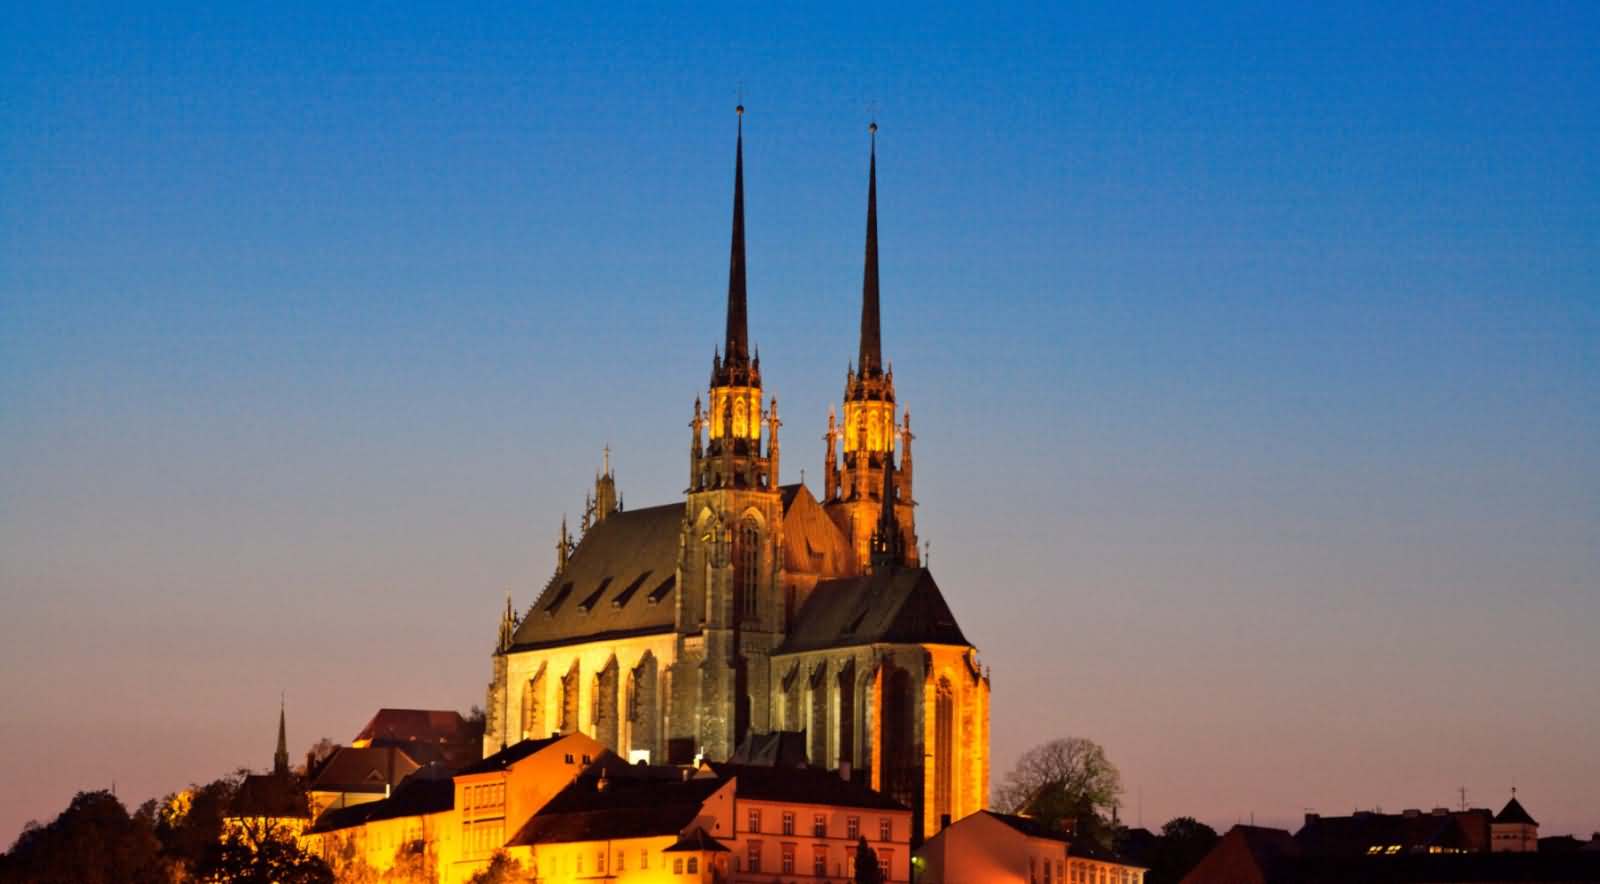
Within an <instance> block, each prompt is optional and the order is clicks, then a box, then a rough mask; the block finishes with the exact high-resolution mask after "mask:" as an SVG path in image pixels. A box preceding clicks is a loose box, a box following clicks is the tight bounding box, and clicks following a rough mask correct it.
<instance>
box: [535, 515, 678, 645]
mask: <svg viewBox="0 0 1600 884" xmlns="http://www.w3.org/2000/svg"><path fill="white" fill-rule="evenodd" d="M683 506H684V505H683V504H681V503H674V504H667V505H665V506H653V507H647V508H645V509H638V510H619V511H617V512H613V513H612V514H611V515H609V516H607V517H606V518H605V519H604V520H603V521H601V522H600V523H599V524H597V525H593V526H591V527H590V528H589V530H588V531H587V532H586V533H585V534H584V535H583V539H582V540H580V541H578V546H577V548H576V549H574V550H573V551H572V555H571V556H570V557H569V558H568V559H567V568H566V570H565V571H563V572H562V573H561V574H559V575H557V576H556V577H554V578H553V579H552V580H551V581H550V584H549V585H548V586H547V587H545V590H544V592H542V593H540V595H539V599H538V601H536V602H534V604H533V607H532V608H531V609H529V611H528V614H527V616H526V617H524V618H523V620H522V623H521V624H519V625H518V626H517V631H516V633H515V635H514V636H513V637H512V650H530V649H534V648H543V647H551V646H555V645H561V644H566V643H570V642H574V641H579V640H583V641H592V640H596V639H603V638H622V637H625V636H630V635H648V634H651V633H656V632H667V631H670V630H671V629H672V627H673V615H674V609H675V607H676V605H675V601H676V595H675V590H676V587H675V586H674V585H673V582H674V579H675V574H676V568H677V561H678V536H679V532H680V529H681V527H682V525H683ZM597 592H599V597H597V598H596V597H595V595H596V593H597ZM591 598H593V604H592V606H585V605H584V604H583V603H584V602H585V601H587V600H589V599H591Z"/></svg>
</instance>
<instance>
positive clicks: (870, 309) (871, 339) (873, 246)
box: [857, 123, 883, 375]
mask: <svg viewBox="0 0 1600 884" xmlns="http://www.w3.org/2000/svg"><path fill="white" fill-rule="evenodd" d="M867 131H868V132H870V133H871V138H872V148H871V159H870V160H868V162H867V258H866V268H865V269H864V270H863V271H862V274H861V355H860V359H859V361H858V362H859V364H858V366H857V370H858V371H860V372H861V373H862V374H863V375H869V374H878V373H880V372H882V371H883V342H882V340H881V335H880V334H879V331H878V124H877V123H873V124H872V125H870V126H868V127H867Z"/></svg>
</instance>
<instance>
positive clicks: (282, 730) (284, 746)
mask: <svg viewBox="0 0 1600 884" xmlns="http://www.w3.org/2000/svg"><path fill="white" fill-rule="evenodd" d="M272 772H273V773H275V774H277V775H278V776H280V777H286V776H288V775H289V732H288V729H287V728H286V727H285V722H284V715H283V699H282V698H279V700H278V751H276V752H274V753H272Z"/></svg>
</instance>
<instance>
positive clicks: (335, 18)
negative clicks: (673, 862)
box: [0, 3, 1600, 838]
mask: <svg viewBox="0 0 1600 884" xmlns="http://www.w3.org/2000/svg"><path fill="white" fill-rule="evenodd" d="M1597 59H1600V12H1597V10H1596V8H1595V7H1594V6H1593V4H1582V3H1572V4H1517V5H1515V6H1513V5H1509V4H1507V5H1475V4H1465V3H1450V4H1433V5H1423V4H1383V5H1358V4H1347V5H1343V6H1341V7H1340V8H1338V9H1333V10H1327V9H1314V8H1309V7H1307V6H1301V5H1284V4H1270V5H1268V4H1262V5H1260V6H1251V5H1237V4H1220V5H1218V4H1213V5H1212V6H1210V7H1207V8H1198V7H1192V6H1187V5H1176V4H1175V5H1172V6H1165V7H1163V6H1139V7H1128V6H1126V5H1120V6H1118V7H1116V8H1109V7H1086V6H1071V5H1050V6H1047V7H1041V8H1027V7H1021V6H1019V7H1012V8H1009V9H1006V10H985V9H976V8H957V9H927V8H923V7H920V6H897V5H892V4H886V5H882V6H881V7H875V8H872V9H860V8H855V7H848V6H846V7H804V8H794V9H788V10H771V9H756V8H749V7H732V6H729V7H722V8H711V7H704V6H702V7H695V8H693V9H692V10H690V9H678V10H673V9H654V10H646V9H622V10H618V9H611V10H582V9H565V10H561V9H535V8H521V7H518V8H503V7H477V8H472V7H462V6H441V7H436V8H435V7H426V6H421V5H414V4H383V5H377V4H374V5H369V6H357V5H347V6H346V7H345V8H344V9H343V10H340V11H336V12H330V11H329V10H327V9H325V8H323V7H322V6H320V5H309V4H308V5H304V6H299V7H295V6H280V7H274V8H271V9H265V8H260V7H255V6H247V5H239V6H234V5H228V4H210V5H205V6H200V5H195V6H178V5H168V6H165V7H163V8H161V9H154V10H149V9H146V10H134V9H129V8H127V7H124V6H122V5H97V4H78V5H71V6H66V5H55V4H36V5H33V6H21V7H11V8H8V9H7V10H5V11H4V12H3V13H0V84H3V86H0V169H3V171H0V465H3V467H4V468H3V469H0V593H3V594H4V597H5V600H6V604H7V607H8V608H9V610H10V616H9V617H7V618H6V620H5V622H4V623H0V646H3V647H4V648H5V649H6V650H5V652H4V653H5V655H6V657H5V658H4V659H5V665H4V666H3V672H0V706H3V709H4V711H3V712H0V745H3V746H4V748H6V749H7V750H8V751H9V752H11V753H13V754H16V753H28V754H31V755H33V756H34V757H38V758H40V759H41V763H40V764H38V765H33V766H25V767H18V766H13V767H12V769H10V770H8V771H6V772H5V773H3V774H0V785H3V791H4V793H5V794H6V795H7V796H8V797H7V798H5V799H3V800H0V838H4V837H9V836H8V835H5V834H4V833H5V832H8V831H15V829H16V828H18V827H19V826H20V825H21V823H22V822H23V821H24V820H26V819H27V818H29V817H33V816H46V815H49V814H53V813H55V812H56V811H57V810H58V809H59V808H60V807H62V806H64V805H65V802H66V800H67V799H68V798H69V797H70V795H71V793H72V791H74V790H76V789H78V788H84V787H89V786H96V785H102V784H105V783H107V782H108V781H110V780H113V779H115V780H117V781H118V782H119V783H121V784H122V786H121V787H120V788H121V789H122V790H123V791H124V792H125V793H127V794H129V795H130V796H132V797H133V798H134V799H135V800H138V799H139V798H141V797H143V796H145V795H151V794H158V793H161V792H165V791H169V790H171V789H173V788H176V787H178V786H181V785H182V784H184V783H186V782H188V781H190V780H195V779H206V778H210V777H212V776H215V775H217V774H219V773H221V772H223V771H225V770H228V769H230V768H231V767H233V766H236V765H240V764H248V765H256V766H260V765H264V764H266V763H267V762H268V760H269V758H270V752H271V740H272V737H273V727H274V725H275V721H273V715H274V714H275V712H276V710H275V709H274V708H272V707H273V703H274V701H275V700H276V697H277V695H278V692H279V691H280V690H287V691H288V694H289V697H290V725H291V738H292V741H294V742H296V743H298V744H300V745H307V744H309V743H310V742H312V741H313V740H315V739H316V738H317V737H320V736H323V735H328V736H331V737H334V738H335V739H341V740H348V739H349V738H350V737H351V736H352V735H353V734H354V732H355V730H356V729H357V728H359V726H360V725H361V723H362V722H363V721H364V720H365V719H366V717H368V716H369V715H370V713H371V711H372V710H373V709H375V708H377V707H378V706H380V705H422V706H450V707H466V706H468V705H470V704H472V703H474V702H481V693H482V685H483V683H484V682H485V681H486V680H487V678H488V675H489V670H488V658H487V652H488V649H489V645H490V643H491V641H492V636H493V627H494V619H495V616H496V612H497V610H498V607H499V605H500V604H501V600H502V599H503V595H504V593H505V592H507V591H510V592H512V593H513V594H514V596H515V597H516V598H517V600H518V602H519V604H522V605H526V604H527V603H528V602H529V601H531V598H532V594H533V593H534V592H535V591H536V589H537V587H538V586H540V585H541V584H542V583H543V581H544V579H545V577H546V576H547V575H548V573H549V569H550V567H551V564H552V563H551V554H550V552H549V550H550V547H551V543H552V541H553V537H554V532H555V528H556V525H557V524H558V522H559V519H560V517H561V514H562V513H563V512H566V513H568V514H571V515H572V516H574V517H576V515H577V513H578V511H579V508H580V506H581V502H582V495H583V492H584V490H585V487H586V483H587V482H588V480H589V478H590V477H591V476H592V473H593V470H594V468H595V466H596V465H597V462H598V459H599V449H600V447H601V446H602V445H603V444H606V443H608V442H609V443H610V444H611V446H612V448H613V450H614V452H615V455H614V458H615V462H616V465H617V468H618V472H619V482H620V485H621V487H622V490H623V493H624V495H625V499H626V500H627V501H628V502H629V503H632V504H634V505H644V504H649V503H658V502H664V501H667V500H671V499H674V498H675V497H676V495H677V494H678V493H679V492H680V491H681V483H682V476H683V475H684V471H685V469H686V465H685V463H684V457H685V446H686V444H687V433H686V431H685V422H686V421H687V420H688V415H689V409H690V406H691V403H692V401H693V398H694V396H695V395H696V393H697V392H700V391H701V388H703V386H704V383H705V378H706V374H707V370H708V368H709V359H710V355H711V350H712V348H713V347H714V346H715V345H716V344H717V342H718V339H719V335H720V330H721V327H722V315H721V309H722V299H723V297H724V292H725V284H726V272H727V270H726V261H727V235H728V231H727V225H728V211H729V191H730V186H731V175H732V169H731V166H732V135H733V122H734V120H733V115H732V113H731V110H732V106H733V104H734V103H735V102H736V101H737V100H739V98H740V96H741V95H742V98H743V101H744V103H745V104H746V105H747V106H748V107H749V114H748V115H747V117H746V164H747V168H746V172H747V188H748V223H749V234H748V236H749V263H750V289H751V306H750V315H751V335H752V338H753V340H754V341H755V343H756V344H758V345H759V346H760V348H761V352H762V357H763V369H764V373H765V377H766V380H767V383H768V384H769V386H770V387H771V388H772V391H773V392H775V393H776V394H777V395H778V396H779V398H780V402H781V410H782V413H783V415H784V421H785V429H784V434H785V435H784V442H785V445H784V451H785V454H784V464H785V469H786V474H787V475H786V479H796V478H798V476H799V471H800V469H801V468H808V474H809V475H811V476H812V477H813V482H812V484H813V485H815V484H816V482H815V481H814V477H815V471H816V469H817V468H818V465H819V464H820V461H821V453H822V444H821V441H820V435H821V432H822V427H823V424H824V421H825V416H826V410H827V407H828V404H829V403H830V402H834V401H836V400H837V399H838V397H839V394H840V392H841V388H842V383H843V378H844V372H845V368H846V363H847V361H848V360H849V359H850V358H851V357H852V355H853V353H854V334H855V328H854V322H855V318H856V316H857V315H858V310H859V307H858V303H859V302H858V299H859V296H860V272H861V268H860V261H861V237H862V230H863V220H862V212H863V204H864V191H865V167H866V131H865V125H866V122H867V121H868V120H869V119H870V118H873V117H876V119H877V120H878V121H879V123H880V126H881V127H882V128H881V131H880V141H879V148H880V164H879V175H880V182H879V184H880V194H879V198H880V211H881V219H880V235H881V241H882V248H883V252H882V265H883V289H884V296H883V297H884V329H885V330H884V347H885V352H886V354H887V355H888V356H889V357H890V358H891V359H893V360H894V362H895V367H896V370H897V374H896V380H897V386H898V387H899V390H900V394H901V399H902V402H903V403H905V404H906V405H908V406H909V407H910V409H911V411H912V414H913V423H914V424H915V426H916V428H917V432H918V443H917V445H918V447H917V458H918V474H917V478H918V493H917V496H918V499H919V501H920V502H921V504H922V506H921V509H920V510H919V516H918V518H919V530H920V532H921V534H922V535H923V537H925V538H927V539H929V540H931V542H932V544H933V552H932V557H933V564H934V570H935V573H936V574H937V575H938V577H939V580H940V582H941V585H942V586H944V587H945V590H946V593H947V594H948V595H949V596H950V597H951V600H952V604H953V605H954V607H955V609H956V611H957V614H958V616H959V617H960V618H961V621H962V624H963V626H964V628H965V630H966V632H967V634H968V635H969V637H970V638H972V640H973V641H974V642H975V643H976V644H978V645H979V646H980V648H981V649H982V650H983V651H984V653H985V659H986V661H987V662H988V663H989V664H990V665H991V666H992V667H993V668H994V672H995V694H994V702H995V713H994V727H995V732H994V754H995V770H996V774H997V777H998V775H999V773H1000V772H1001V771H1003V770H1004V769H1005V768H1006V766H1007V765H1008V764H1009V762H1010V761H1011V760H1012V759H1014V758H1015V756H1016V754H1017V753H1018V752H1020V751H1021V750H1022V749H1023V748H1026V747H1027V746H1028V745H1031V744H1032V743H1035V742H1039V741H1042V740H1044V739H1047V738H1050V737H1052V736H1057V735H1063V734H1074V735H1081V736H1088V737H1092V738H1094V739H1097V740H1099V741H1101V742H1102V743H1104V744H1105V745H1106V746H1107V748H1108V750H1109V752H1110V754H1111V756H1112V758H1113V759H1114V760H1116V761H1117V762H1118V763H1119V764H1121V766H1122V767H1123V770H1124V775H1125V778H1126V780H1127V781H1128V783H1129V785H1130V787H1131V788H1132V789H1133V790H1136V792H1137V794H1135V792H1133V791H1130V794H1129V797H1128V806H1127V808H1126V812H1125V814H1124V816H1130V815H1132V814H1133V813H1134V812H1135V807H1134V804H1135V801H1136V800H1137V801H1139V802H1140V803H1142V813H1143V818H1144V822H1145V823H1146V824H1151V825H1154V824H1159V823H1160V822H1161V821H1163V820H1164V819H1166V818H1167V817H1169V816H1172V815H1176V814H1178V813H1188V814H1193V815H1195V816H1198V817H1200V818H1202V819H1204V820H1207V821H1209V822H1212V823H1213V824H1216V825H1219V826H1221V825H1226V824H1229V823H1231V822H1233V821H1235V820H1236V819H1238V818H1241V817H1243V816H1247V815H1248V814H1250V813H1252V812H1254V813H1255V814H1256V815H1257V819H1258V820H1260V821H1263V822H1273V821H1276V822H1278V823H1281V824H1291V823H1292V822H1293V821H1294V820H1296V819H1297V818H1298V816H1299V814H1300V813H1301V812H1302V810H1303V808H1305V807H1316V808H1320V809H1323V810H1324V811H1325V812H1340V811H1346V810H1348V809H1349V808H1350V807H1355V806H1362V807H1370V806H1375V805H1382V806H1385V807H1387V808H1390V809H1396V808H1398V807H1401V806H1414V805H1425V806H1427V805H1432V804H1442V803H1449V801H1450V800H1451V798H1452V796H1454V795H1455V792H1454V790H1455V788H1456V787H1457V786H1459V785H1462V784H1465V785H1467V786H1468V787H1469V788H1470V789H1471V790H1472V795H1474V796H1477V798H1476V799H1475V803H1476V801H1481V802H1482V803H1485V804H1489V803H1495V804H1498V803H1499V802H1500V801H1501V800H1503V796H1504V795H1505V794H1506V793H1507V791H1508V789H1509V786H1510V785H1511V783H1512V782H1513V781H1515V782H1516V783H1517V784H1518V785H1519V786H1520V787H1521V789H1522V791H1521V792H1520V793H1519V794H1521V795H1523V796H1524V797H1525V798H1527V803H1528V806H1529V808H1530V810H1531V811H1532V812H1533V813H1534V815H1535V816H1537V817H1539V818H1540V819H1541V821H1543V822H1545V823H1546V824H1547V828H1548V827H1553V830H1559V831H1567V830H1573V831H1579V832H1582V833H1587V832H1588V831H1590V830H1592V829H1600V818H1597V817H1595V816H1594V810H1593V802H1592V800H1591V798H1592V795H1593V794H1594V793H1595V791H1596V790H1597V789H1600V767H1597V761H1596V758H1595V756H1594V753H1593V752H1592V747H1591V746H1590V745H1589V744H1590V743H1592V740H1593V735H1594V734H1595V733H1600V702H1597V701H1596V699H1595V697H1594V692H1593V689H1592V681H1593V674H1594V672H1595V671H1596V668H1597V666H1600V652H1597V651H1596V650H1595V649H1594V648H1595V642H1594V636H1595V635H1596V634H1600V554H1597V553H1596V550H1597V549H1600V508H1597V506H1596V501H1597V500H1600V352H1597V350H1600V347H1597V343H1596V342H1597V341H1600V248H1597V246H1600V210H1597V209H1596V206H1597V205H1600V160H1597V159H1596V157H1597V156H1600V60H1597ZM108 738H114V739H115V741H116V743H117V745H119V746H120V747H123V748H122V751H119V752H117V753H114V754H113V753H107V751H106V745H107V742H106V741H107V740H108ZM39 753H43V754H42V755H41V754H39Z"/></svg>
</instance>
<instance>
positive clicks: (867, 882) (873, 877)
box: [856, 837, 883, 884]
mask: <svg viewBox="0 0 1600 884" xmlns="http://www.w3.org/2000/svg"><path fill="white" fill-rule="evenodd" d="M856 884H883V869H880V868H879V867H878V854H877V853H876V852H875V851H873V849H872V848H870V847H868V846H867V839H866V838H864V837H863V838H861V839H860V840H859V841H857V842H856Z"/></svg>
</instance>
